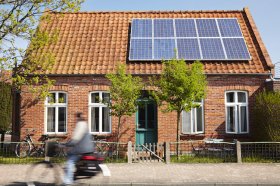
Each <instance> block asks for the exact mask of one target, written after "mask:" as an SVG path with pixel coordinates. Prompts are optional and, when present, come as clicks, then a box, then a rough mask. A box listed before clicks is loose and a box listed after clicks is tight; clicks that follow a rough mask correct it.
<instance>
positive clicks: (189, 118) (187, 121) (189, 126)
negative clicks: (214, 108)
mask: <svg viewBox="0 0 280 186" xmlns="http://www.w3.org/2000/svg"><path fill="white" fill-rule="evenodd" d="M195 103H196V104H198V105H199V107H196V108H192V109H191V111H189V112H186V111H183V113H182V133H184V134H200V133H204V111H203V101H200V102H195Z"/></svg>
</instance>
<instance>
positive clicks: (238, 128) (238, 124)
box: [225, 90, 249, 134]
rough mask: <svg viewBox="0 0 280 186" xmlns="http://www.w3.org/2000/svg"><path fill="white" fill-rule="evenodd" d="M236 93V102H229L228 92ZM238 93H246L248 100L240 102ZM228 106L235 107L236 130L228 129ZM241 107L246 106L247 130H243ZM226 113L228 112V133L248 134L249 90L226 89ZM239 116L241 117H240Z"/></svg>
mask: <svg viewBox="0 0 280 186" xmlns="http://www.w3.org/2000/svg"><path fill="white" fill-rule="evenodd" d="M228 93H234V102H233V103H228V102H227V94H228ZM238 93H245V96H246V102H245V103H240V102H238ZM227 107H233V108H234V118H235V120H234V129H235V132H231V131H228V119H227V118H228V114H227ZM241 107H246V121H247V126H246V127H247V131H246V132H241V117H240V116H241ZM225 113H226V133H228V134H248V133H249V104H248V92H247V91H241V90H230V91H225ZM238 116H239V117H238Z"/></svg>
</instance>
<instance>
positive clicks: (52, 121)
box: [45, 92, 67, 133]
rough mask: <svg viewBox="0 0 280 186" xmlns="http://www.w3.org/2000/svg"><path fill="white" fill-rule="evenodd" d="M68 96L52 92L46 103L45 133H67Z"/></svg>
mask: <svg viewBox="0 0 280 186" xmlns="http://www.w3.org/2000/svg"><path fill="white" fill-rule="evenodd" d="M66 116H67V94H66V93H64V92H51V93H50V95H49V96H48V97H47V98H46V101H45V133H65V132H66V131H67V117H66Z"/></svg>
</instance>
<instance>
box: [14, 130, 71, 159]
mask: <svg viewBox="0 0 280 186" xmlns="http://www.w3.org/2000/svg"><path fill="white" fill-rule="evenodd" d="M26 132H27V135H26V136H25V139H24V140H22V141H21V142H19V143H17V145H16V148H15V154H16V156H17V157H19V158H25V157H27V156H44V155H45V145H46V141H47V140H48V139H49V136H48V135H42V142H41V143H40V144H39V145H36V144H35V143H34V141H33V139H32V137H31V136H32V134H30V133H29V130H28V129H26ZM32 132H35V130H34V129H33V130H32ZM56 143H58V142H57V141H56ZM55 156H57V157H65V156H66V153H65V152H64V151H63V149H59V150H58V151H57V154H56V155H55Z"/></svg>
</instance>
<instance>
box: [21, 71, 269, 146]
mask: <svg viewBox="0 0 280 186" xmlns="http://www.w3.org/2000/svg"><path fill="white" fill-rule="evenodd" d="M266 78H267V77H266V76H253V75H208V76H207V81H208V86H207V96H206V99H205V101H204V117H205V133H204V134H199V135H181V139H182V140H188V139H203V138H207V137H218V138H226V139H235V138H238V139H243V138H245V139H248V138H250V137H251V134H252V131H253V127H255V126H254V125H253V123H252V122H251V116H252V115H251V110H252V107H253V104H254V97H255V94H256V93H257V92H258V91H260V90H262V89H263V87H264V86H265V79H266ZM54 79H55V80H56V84H55V85H54V86H53V87H52V88H51V90H52V91H64V92H66V93H67V94H68V112H67V113H68V114H67V125H68V126H67V127H68V129H67V131H68V134H67V135H62V136H59V135H56V136H54V137H60V138H61V139H63V140H64V139H67V138H68V137H69V136H71V134H72V132H73V128H74V127H75V119H74V115H75V113H76V112H77V111H82V112H83V113H84V114H85V117H86V118H88V114H89V113H88V97H89V93H90V92H92V91H102V90H103V91H104V90H108V88H109V82H108V81H107V80H106V79H105V77H104V76H83V77H78V76H65V77H56V78H54ZM227 90H243V91H247V92H248V98H249V130H250V133H249V134H243V135H229V134H226V133H225V100H224V97H225V91H227ZM20 113H21V116H20V119H21V123H20V126H21V129H20V131H21V136H22V137H24V136H25V131H26V130H25V129H35V130H36V133H35V135H34V137H33V138H34V139H36V140H39V139H40V137H41V135H42V134H43V132H44V102H43V101H34V100H33V101H32V95H31V94H30V93H26V92H25V91H22V93H21V112H20ZM157 119H158V135H157V136H158V142H164V141H176V113H175V112H173V113H162V112H161V109H160V108H158V116H157ZM135 121H136V118H135V114H134V115H133V116H131V117H125V118H124V119H123V126H122V133H123V135H122V137H121V141H122V142H128V141H129V140H131V141H133V142H134V141H135ZM116 130H117V118H115V117H112V134H111V135H106V137H107V139H108V140H112V141H114V138H113V134H114V133H115V132H116Z"/></svg>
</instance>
